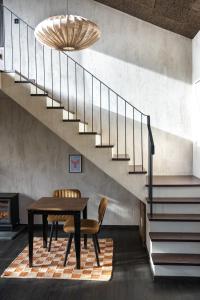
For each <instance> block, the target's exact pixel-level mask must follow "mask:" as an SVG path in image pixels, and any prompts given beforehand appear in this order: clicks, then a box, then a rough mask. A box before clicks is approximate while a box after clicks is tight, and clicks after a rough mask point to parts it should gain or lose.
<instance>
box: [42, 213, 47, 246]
mask: <svg viewBox="0 0 200 300" xmlns="http://www.w3.org/2000/svg"><path fill="white" fill-rule="evenodd" d="M42 224H43V226H42V227H43V228H42V229H43V248H47V225H48V222H47V215H46V214H43V215H42Z"/></svg>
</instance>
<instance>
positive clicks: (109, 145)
mask: <svg viewBox="0 0 200 300" xmlns="http://www.w3.org/2000/svg"><path fill="white" fill-rule="evenodd" d="M110 134H111V132H110V89H108V141H109V146H110V145H111V141H110Z"/></svg>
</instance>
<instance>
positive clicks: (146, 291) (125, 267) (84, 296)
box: [0, 229, 200, 300]
mask: <svg viewBox="0 0 200 300" xmlns="http://www.w3.org/2000/svg"><path fill="white" fill-rule="evenodd" d="M102 236H108V237H112V238H113V239H114V245H115V253H114V272H113V278H112V280H111V281H110V282H83V281H67V280H66V281H64V280H48V279H47V280H40V279H39V280H35V279H28V280H27V279H25V280H22V279H4V278H0V300H24V299H26V300H44V299H45V300H64V299H70V300H100V299H101V300H133V299H134V300H161V299H162V300H196V299H198V300H199V299H200V280H192V279H190V280H189V279H187V280H185V279H176V280H174V279H162V280H156V281H153V279H152V275H151V271H150V268H149V264H148V258H147V255H146V252H145V250H144V248H143V247H142V245H141V242H140V238H139V234H138V231H137V230H133V229H126V230H125V229H114V230H108V229H104V230H103V233H102ZM26 243H27V235H26V233H23V234H21V235H20V236H19V237H18V238H17V239H16V240H14V241H0V272H1V273H2V272H3V270H4V269H5V268H6V267H7V266H8V265H9V263H10V262H11V261H12V260H13V258H15V257H16V255H17V254H18V253H19V252H20V251H21V250H22V249H23V248H24V246H25V245H26Z"/></svg>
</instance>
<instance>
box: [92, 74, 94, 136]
mask: <svg viewBox="0 0 200 300" xmlns="http://www.w3.org/2000/svg"><path fill="white" fill-rule="evenodd" d="M93 131H94V76H93V75H92V132H93Z"/></svg>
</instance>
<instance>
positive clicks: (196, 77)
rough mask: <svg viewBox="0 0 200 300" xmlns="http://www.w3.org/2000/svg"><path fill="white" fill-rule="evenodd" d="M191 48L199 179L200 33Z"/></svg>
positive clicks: (195, 168)
mask: <svg viewBox="0 0 200 300" xmlns="http://www.w3.org/2000/svg"><path fill="white" fill-rule="evenodd" d="M192 46H193V53H192V54H193V55H192V57H193V99H192V105H191V106H192V120H193V122H192V124H193V141H194V145H193V173H194V175H196V176H198V177H200V131H199V129H200V102H199V99H200V32H199V33H198V34H197V35H196V36H195V38H194V39H193V41H192Z"/></svg>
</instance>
